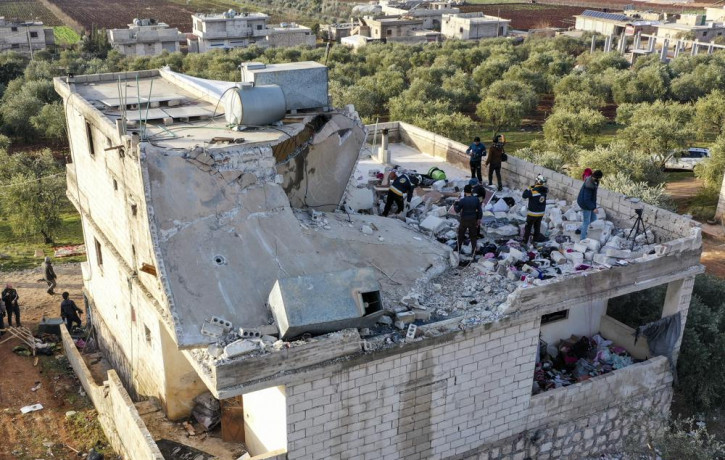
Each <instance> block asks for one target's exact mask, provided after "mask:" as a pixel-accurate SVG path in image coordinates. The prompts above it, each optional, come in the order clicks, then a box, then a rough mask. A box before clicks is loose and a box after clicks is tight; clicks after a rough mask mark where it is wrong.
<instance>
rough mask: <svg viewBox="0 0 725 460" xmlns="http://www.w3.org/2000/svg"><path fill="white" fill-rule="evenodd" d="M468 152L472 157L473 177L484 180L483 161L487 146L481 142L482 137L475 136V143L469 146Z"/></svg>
mask: <svg viewBox="0 0 725 460" xmlns="http://www.w3.org/2000/svg"><path fill="white" fill-rule="evenodd" d="M466 154H467V155H468V156H469V157H470V160H469V162H470V166H471V178H476V179H478V180H479V182H480V181H482V180H483V177H482V176H481V161H482V160H483V157H485V156H486V146H485V145H483V143H482V142H481V138H480V137H474V138H473V144H471V145H469V146H468V149H467V150H466Z"/></svg>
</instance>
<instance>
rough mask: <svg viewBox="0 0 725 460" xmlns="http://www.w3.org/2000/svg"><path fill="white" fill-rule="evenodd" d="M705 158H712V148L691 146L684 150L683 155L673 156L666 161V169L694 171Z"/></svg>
mask: <svg viewBox="0 0 725 460" xmlns="http://www.w3.org/2000/svg"><path fill="white" fill-rule="evenodd" d="M705 158H710V149H706V148H700V147H690V148H689V149H687V150H686V151H684V152H682V155H681V156H680V157H679V158H677V157H676V156H671V157H670V159H669V160H667V162H666V163H665V169H679V170H684V171H693V170H694V169H695V165H696V164H698V163H700V162H701V161H703V160H704V159H705Z"/></svg>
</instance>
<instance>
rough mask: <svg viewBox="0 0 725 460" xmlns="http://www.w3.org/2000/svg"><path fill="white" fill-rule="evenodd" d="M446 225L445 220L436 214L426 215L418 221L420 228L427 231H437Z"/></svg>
mask: <svg viewBox="0 0 725 460" xmlns="http://www.w3.org/2000/svg"><path fill="white" fill-rule="evenodd" d="M445 226H446V220H445V219H441V218H440V217H436V216H430V215H429V216H428V217H426V218H425V219H423V221H422V222H421V223H420V228H422V229H423V230H427V231H429V232H433V233H438V232H440V231H441V230H443V228H444V227H445Z"/></svg>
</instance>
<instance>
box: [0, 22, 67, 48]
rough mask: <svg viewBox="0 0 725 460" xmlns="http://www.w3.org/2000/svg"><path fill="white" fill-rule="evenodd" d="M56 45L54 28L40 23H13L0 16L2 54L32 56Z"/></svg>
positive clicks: (0, 46)
mask: <svg viewBox="0 0 725 460" xmlns="http://www.w3.org/2000/svg"><path fill="white" fill-rule="evenodd" d="M53 45H55V36H54V34H53V28H52V27H43V23H42V22H38V21H26V22H19V21H11V20H6V19H5V17H2V16H0V52H2V51H15V52H16V53H23V54H32V52H34V51H40V50H44V49H46V48H48V47H49V46H53Z"/></svg>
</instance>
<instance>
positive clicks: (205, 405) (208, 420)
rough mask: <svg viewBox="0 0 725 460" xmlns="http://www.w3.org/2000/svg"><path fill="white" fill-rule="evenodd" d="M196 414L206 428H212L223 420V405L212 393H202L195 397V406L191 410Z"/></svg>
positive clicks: (192, 413)
mask: <svg viewBox="0 0 725 460" xmlns="http://www.w3.org/2000/svg"><path fill="white" fill-rule="evenodd" d="M191 415H193V416H194V418H195V419H196V421H197V422H199V423H200V424H201V425H202V426H203V427H204V428H206V429H207V431H208V430H211V429H212V428H214V427H215V426H217V425H218V424H219V422H220V421H221V406H220V405H219V400H218V399H216V398H215V397H214V396H212V394H211V393H209V392H206V393H202V394H200V395H199V396H197V397H196V398H194V408H193V409H192V410H191Z"/></svg>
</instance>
